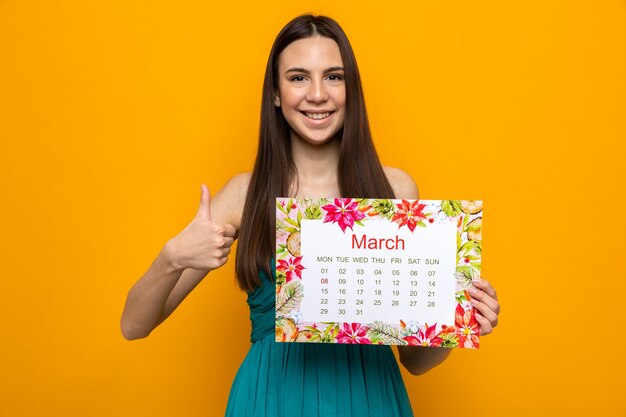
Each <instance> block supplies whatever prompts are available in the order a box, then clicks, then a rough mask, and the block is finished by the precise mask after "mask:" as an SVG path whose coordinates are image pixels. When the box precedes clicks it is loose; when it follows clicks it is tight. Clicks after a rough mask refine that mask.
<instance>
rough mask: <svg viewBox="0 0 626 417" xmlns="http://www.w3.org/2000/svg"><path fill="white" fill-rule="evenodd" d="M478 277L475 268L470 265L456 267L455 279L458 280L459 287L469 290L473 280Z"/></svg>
mask: <svg viewBox="0 0 626 417" xmlns="http://www.w3.org/2000/svg"><path fill="white" fill-rule="evenodd" d="M475 276H476V273H475V272H474V268H473V267H472V266H470V265H461V266H457V267H456V271H455V272H454V277H455V278H456V281H457V283H458V284H459V287H461V288H462V289H467V288H469V287H470V286H471V285H472V279H473V278H474V277H475Z"/></svg>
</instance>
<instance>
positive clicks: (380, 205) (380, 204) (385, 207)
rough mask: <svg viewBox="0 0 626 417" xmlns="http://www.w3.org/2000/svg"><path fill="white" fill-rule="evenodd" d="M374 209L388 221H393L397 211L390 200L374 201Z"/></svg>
mask: <svg viewBox="0 0 626 417" xmlns="http://www.w3.org/2000/svg"><path fill="white" fill-rule="evenodd" d="M372 208H373V209H374V211H375V212H376V213H378V214H380V215H381V216H382V217H384V218H386V219H391V218H392V217H393V213H394V211H395V208H396V206H395V204H393V202H392V201H391V200H389V199H384V198H382V199H377V200H372Z"/></svg>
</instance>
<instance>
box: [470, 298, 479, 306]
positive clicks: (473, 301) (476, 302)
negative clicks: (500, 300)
mask: <svg viewBox="0 0 626 417" xmlns="http://www.w3.org/2000/svg"><path fill="white" fill-rule="evenodd" d="M470 303H471V304H472V305H473V306H475V305H478V301H477V300H476V299H474V298H472V299H471V300H470Z"/></svg>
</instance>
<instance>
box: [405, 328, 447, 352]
mask: <svg viewBox="0 0 626 417" xmlns="http://www.w3.org/2000/svg"><path fill="white" fill-rule="evenodd" d="M404 340H406V341H407V342H408V343H409V346H434V347H437V346H441V343H442V342H443V340H442V339H441V338H440V337H439V334H438V333H437V324H436V323H435V324H433V325H432V326H430V327H429V326H428V324H426V326H425V327H424V328H423V329H419V331H418V332H417V333H416V334H414V335H411V336H407V337H405V338H404Z"/></svg>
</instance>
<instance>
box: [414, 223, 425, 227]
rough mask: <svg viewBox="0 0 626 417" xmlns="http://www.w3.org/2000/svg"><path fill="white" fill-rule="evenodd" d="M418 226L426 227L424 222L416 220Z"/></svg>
mask: <svg viewBox="0 0 626 417" xmlns="http://www.w3.org/2000/svg"><path fill="white" fill-rule="evenodd" d="M416 224H417V225H418V226H419V227H426V225H425V224H424V222H417V223H416Z"/></svg>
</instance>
